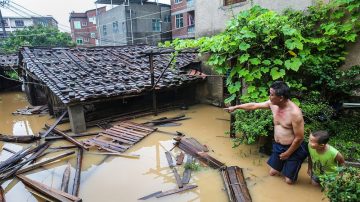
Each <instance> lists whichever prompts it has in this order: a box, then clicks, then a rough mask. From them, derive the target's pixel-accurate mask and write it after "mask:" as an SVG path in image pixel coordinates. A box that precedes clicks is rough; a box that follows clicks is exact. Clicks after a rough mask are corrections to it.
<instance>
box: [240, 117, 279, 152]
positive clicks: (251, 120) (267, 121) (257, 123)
mask: <svg viewBox="0 0 360 202" xmlns="http://www.w3.org/2000/svg"><path fill="white" fill-rule="evenodd" d="M235 113H236V122H235V130H236V132H237V133H241V134H242V135H241V137H239V138H236V139H235V140H234V147H237V146H239V145H240V144H242V143H246V144H252V143H254V142H255V141H256V140H257V138H258V137H259V136H268V135H271V134H272V133H273V122H272V115H271V111H270V110H254V111H249V112H247V111H243V110H238V111H236V112H235Z"/></svg>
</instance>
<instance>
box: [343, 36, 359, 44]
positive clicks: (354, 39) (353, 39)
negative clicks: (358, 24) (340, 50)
mask: <svg viewBox="0 0 360 202" xmlns="http://www.w3.org/2000/svg"><path fill="white" fill-rule="evenodd" d="M356 38H357V34H349V35H346V36H345V37H344V39H345V40H346V41H347V42H355V41H356Z"/></svg>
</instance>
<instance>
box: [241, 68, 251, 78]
mask: <svg viewBox="0 0 360 202" xmlns="http://www.w3.org/2000/svg"><path fill="white" fill-rule="evenodd" d="M238 73H239V76H240V77H245V76H247V75H249V74H250V71H249V70H247V69H244V68H242V69H240V71H239V72H238Z"/></svg>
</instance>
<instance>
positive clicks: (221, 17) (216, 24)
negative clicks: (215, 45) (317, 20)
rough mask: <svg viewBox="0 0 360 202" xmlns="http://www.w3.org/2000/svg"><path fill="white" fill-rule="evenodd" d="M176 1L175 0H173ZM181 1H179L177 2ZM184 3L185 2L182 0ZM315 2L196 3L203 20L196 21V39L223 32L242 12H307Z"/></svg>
mask: <svg viewBox="0 0 360 202" xmlns="http://www.w3.org/2000/svg"><path fill="white" fill-rule="evenodd" d="M172 1H175V0H172ZM177 1H179V0H177ZM182 1H184V0H182ZM314 3H315V1H314V0H301V1H298V0H273V1H268V0H206V1H195V12H196V15H197V16H201V18H196V19H195V24H196V34H195V36H196V37H201V36H211V35H214V34H217V33H219V32H222V31H224V30H225V28H226V23H227V22H228V21H229V20H230V19H232V18H233V17H234V16H236V15H237V14H238V13H239V12H240V11H243V10H248V9H250V8H251V7H252V6H255V5H259V6H261V7H264V8H268V9H271V10H274V11H277V12H281V11H283V10H285V9H288V8H291V9H294V10H305V9H306V8H307V7H309V6H311V5H313V4H314Z"/></svg>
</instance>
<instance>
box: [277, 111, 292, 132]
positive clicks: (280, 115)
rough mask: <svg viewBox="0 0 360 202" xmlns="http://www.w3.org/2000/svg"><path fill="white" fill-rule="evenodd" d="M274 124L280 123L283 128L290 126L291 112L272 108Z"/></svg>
mask: <svg viewBox="0 0 360 202" xmlns="http://www.w3.org/2000/svg"><path fill="white" fill-rule="evenodd" d="M273 119H274V125H281V126H282V127H284V128H291V122H292V121H291V114H290V112H289V111H287V110H279V109H274V110H273Z"/></svg>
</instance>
